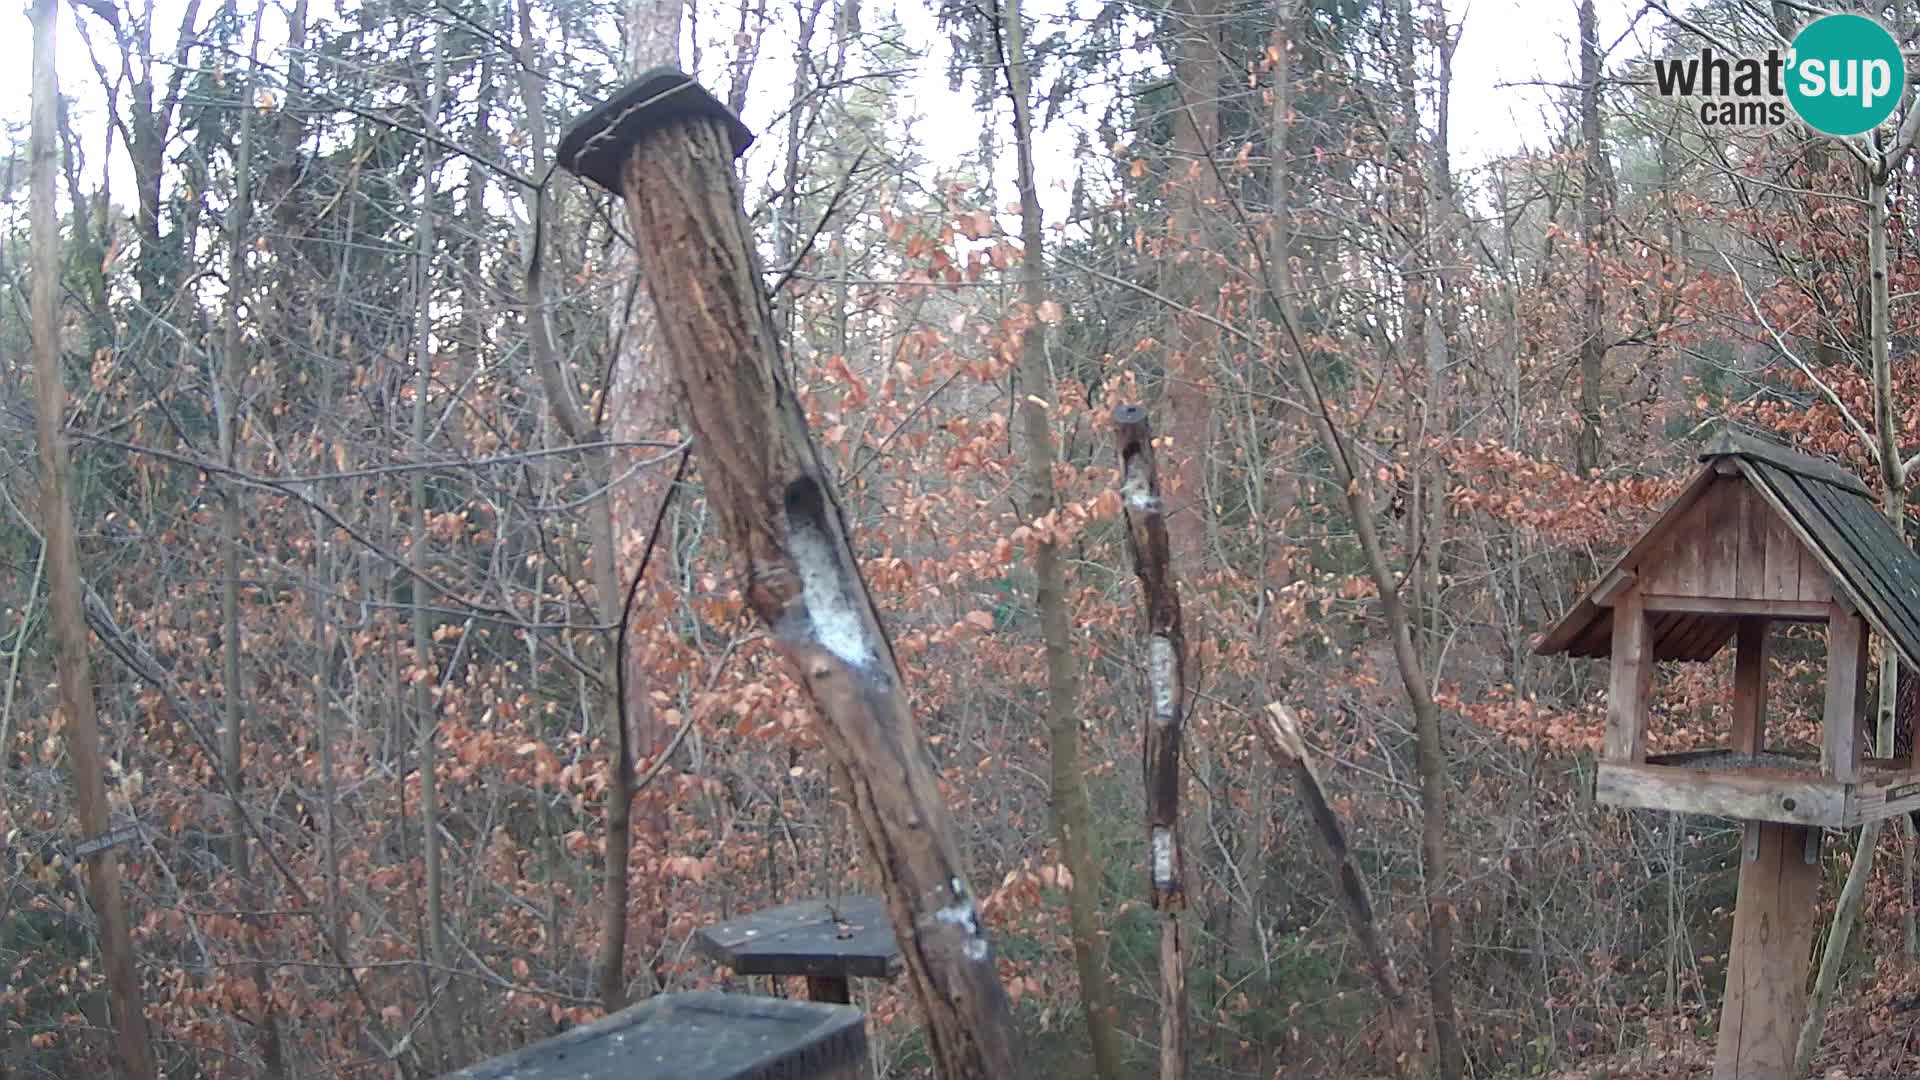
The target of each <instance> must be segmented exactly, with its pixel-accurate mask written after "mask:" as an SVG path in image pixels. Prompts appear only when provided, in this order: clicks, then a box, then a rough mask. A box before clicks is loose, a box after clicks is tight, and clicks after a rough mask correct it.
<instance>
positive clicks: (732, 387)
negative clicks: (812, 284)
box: [558, 68, 1026, 1080]
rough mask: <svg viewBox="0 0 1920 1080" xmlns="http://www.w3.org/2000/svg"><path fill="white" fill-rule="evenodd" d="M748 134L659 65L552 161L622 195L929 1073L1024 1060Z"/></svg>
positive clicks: (730, 517)
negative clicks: (836, 445) (797, 345)
mask: <svg viewBox="0 0 1920 1080" xmlns="http://www.w3.org/2000/svg"><path fill="white" fill-rule="evenodd" d="M751 139H752V133H751V132H749V131H748V130H747V129H746V127H745V125H743V124H741V123H740V120H739V118H738V117H736V116H734V115H733V113H732V112H731V111H730V110H728V109H727V108H726V106H724V105H722V104H721V103H720V102H719V101H717V100H716V99H714V98H713V96H712V95H710V94H708V93H707V92H706V91H705V90H703V89H702V88H701V87H700V86H699V85H698V84H697V83H695V82H694V81H693V80H692V79H690V78H688V77H687V76H685V75H683V74H681V73H680V72H679V71H676V70H674V69H672V68H657V69H655V70H653V71H651V72H647V73H645V74H643V75H642V76H640V78H639V79H637V80H636V81H635V82H634V83H632V84H631V85H629V86H628V87H627V88H626V89H625V90H623V91H621V92H620V93H619V94H617V95H616V96H615V97H614V98H612V99H611V100H609V101H607V102H606V103H605V104H603V105H601V106H600V107H599V108H597V109H595V110H593V111H592V112H591V113H589V114H587V115H586V116H584V117H582V118H581V119H580V120H579V121H578V122H576V123H575V124H574V126H573V128H572V129H571V130H569V131H568V133H567V135H566V137H565V138H564V139H563V140H562V141H561V144H560V148H559V153H558V158H559V161H560V164H561V165H562V166H564V167H565V168H567V169H568V170H569V171H571V172H573V173H575V174H576V175H579V176H583V177H586V178H588V179H591V180H593V181H595V182H597V183H599V184H600V185H601V186H603V187H605V188H608V189H609V190H611V191H613V192H615V193H617V194H620V195H621V196H622V197H623V198H624V199H625V202H626V209H627V215H628V218H629V220H630V221H631V223H632V227H633V235H634V237H635V240H636V242H637V246H638V247H639V249H640V258H639V262H640V271H641V276H642V277H643V278H644V280H645V281H646V284H647V288H648V290H649V291H650V292H651V293H652V295H653V298H654V302H655V304H656V305H657V307H658V310H659V313H660V323H659V332H660V341H661V342H662V343H663V344H664V345H665V346H666V350H667V358H668V360H669V362H670V366H671V369H672V373H673V380H674V383H675V384H676V388H677V389H678V391H679V392H680V395H681V396H682V398H683V400H684V403H685V407H686V411H687V418H688V421H689V423H690V425H691V427H692V429H693V432H694V436H695V439H696V440H697V443H696V444H697V446H698V447H699V455H700V456H699V460H700V471H701V474H702V477H703V479H704V480H705V482H706V494H707V501H708V504H709V506H710V507H711V508H712V510H713V514H714V517H715V519H716V521H717V522H718V524H719V526H720V531H721V534H722V535H723V536H724V537H725V538H726V540H727V545H728V548H729V549H730V551H731V554H732V561H733V567H734V572H735V574H736V575H737V577H738V580H739V583H740V587H741V589H742V590H743V591H744V592H745V594H746V599H747V603H748V604H749V605H750V606H751V607H752V608H753V610H754V611H755V613H757V614H758V615H759V616H760V618H761V620H762V621H763V622H765V624H766V626H767V628H768V630H769V631H770V632H771V635H772V640H773V642H774V644H775V646H776V647H777V648H778V649H779V650H780V652H781V653H782V654H783V655H784V656H785V657H786V658H787V661H788V663H789V664H790V665H791V666H792V669H793V671H794V673H795V675H796V676H797V677H798V678H799V680H800V683H801V685H802V686H803V687H804V688H805V690H806V692H807V693H808V695H809V696H810V697H811V698H812V699H813V702H814V704H815V706H816V707H817V708H818V709H819V710H820V715H821V717H822V719H823V720H824V721H825V723H824V725H823V727H822V736H823V739H824V741H825V743H826V745H827V749H828V751H829V752H830V753H831V754H832V755H833V757H834V759H835V761H836V762H837V763H838V764H839V765H840V766H841V767H842V768H843V769H844V771H845V773H846V775H847V776H848V778H849V781H850V790H851V794H852V802H853V808H854V814H855V816H856V818H857V819H858V820H859V822H860V826H861V831H862V833H863V834H864V836H865V838H866V842H867V847H868V850H869V852H870V853H871V855H872V858H873V864H874V866H875V868H876V869H877V870H878V872H879V875H880V882H881V887H882V889H883V890H884V892H885V894H886V898H887V907H888V912H889V914H890V915H891V916H892V919H893V925H894V931H895V933H896V934H897V935H898V938H899V942H900V949H901V953H902V956H903V959H904V961H905V965H906V970H907V977H908V980H909V982H910V983H911V984H912V986H913V991H914V995H915V997H916V998H918V999H919V1002H920V1006H921V1008H922V1010H923V1011H924V1013H925V1015H926V1022H927V1037H928V1042H929V1044H930V1045H931V1049H932V1052H933V1059H934V1062H935V1064H936V1066H937V1068H938V1070H939V1072H940V1074H941V1075H942V1076H943V1077H947V1078H949V1080H959V1078H963V1077H965V1078H972V1077H980V1078H983V1080H984V1078H994V1080H998V1078H1001V1077H1006V1078H1018V1077H1023V1076H1024V1075H1026V1061H1025V1057H1024V1055H1023V1052H1022V1050H1021V1047H1020V1040H1019V1035H1018V1032H1017V1029H1016V1028H1015V1026H1014V1023H1013V1016H1012V1009H1011V1006H1010V1005H1009V1003H1008V1000H1007V995H1006V991H1005V989H1004V988H1003V987H1002V986H1001V985H1000V981H999V979H998V977H997V975H996V973H995V970H994V961H993V948H992V945H991V943H990V942H989V941H988V938H987V933H986V930H985V928H984V927H983V926H982V925H981V923H980V918H979V915H978V913H977V911H976V909H975V906H974V899H973V891H972V889H971V888H970V887H969V886H968V884H967V868H966V864H965V862H964V860H963V859H962V858H961V855H960V847H959V843H958V842H957V840H956V839H955V836H954V829H953V825H952V822H951V819H950V815H949V814H948V812H947V805H946V800H945V799H944V798H943V797H942V795H941V793H940V789H939V786H938V782H937V780H936V778H935V775H934V771H933V766H932V762H931V761H930V760H929V759H928V756H927V752H926V746H925V744H924V742H923V740H922V738H921V735H920V731H919V728H918V726H917V725H916V724H915V723H914V720H913V716H912V714H911V713H910V712H909V711H908V709H907V695H906V690H905V687H904V685H903V683H902V680H901V676H900V668H899V664H898V662H897V661H896V660H895V658H894V654H893V645H892V642H891V641H889V640H888V638H887V634H886V631H885V630H884V629H883V628H882V626H881V624H880V617H879V612H878V611H877V610H876V609H875V607H874V605H873V600H872V598H871V597H870V596H869V595H868V592H867V586H866V582H865V580H864V579H863V578H862V577H861V575H860V570H859V566H858V565H857V564H856V563H855V561H854V557H853V549H852V546H851V542H850V541H851V533H850V531H849V529H848V527H847V524H846V520H845V518H844V516H843V515H842V513H841V510H840V506H839V502H838V500H837V498H836V497H835V495H834V491H833V488H832V485H831V482H830V481H829V480H828V477H827V472H826V469H825V468H824V467H823V465H822V464H821V462H820V458H819V455H818V453H817V452H816V450H815V448H814V444H813V440H812V436H811V435H810V433H809V432H808V430H807V425H806V418H805V414H804V412H803V411H802V409H801V406H800V403H799V401H798V399H797V398H796V397H795V396H794V393H793V390H792V388H791V387H790V386H789V385H788V384H787V382H786V379H785V374H784V372H785V365H784V362H783V358H782V357H781V354H780V344H779V336H778V331H777V329H776V327H775V324H774V320H773V313H772V308H771V306H770V305H769V303H768V300H767V293H766V288H765V285H764V284H763V283H762V280H761V268H760V262H759V256H758V253H757V251H756V249H755V247H754V243H753V238H752V236H751V234H750V232H749V226H748V222H747V217H746V214H745V212H744V211H743V210H742V209H741V196H740V187H739V182H738V180H737V179H736V177H735V176H734V171H733V159H734V157H735V156H736V155H737V154H738V153H739V152H740V151H741V150H743V149H745V147H746V144H747V143H748V142H749V141H751Z"/></svg>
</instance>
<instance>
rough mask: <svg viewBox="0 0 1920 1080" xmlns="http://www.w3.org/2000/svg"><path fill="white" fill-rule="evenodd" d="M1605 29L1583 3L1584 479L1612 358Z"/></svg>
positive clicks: (1580, 439)
mask: <svg viewBox="0 0 1920 1080" xmlns="http://www.w3.org/2000/svg"><path fill="white" fill-rule="evenodd" d="M1601 75H1602V73H1601V70H1600V28H1599V22H1598V20H1597V16H1596V15H1595V13H1594V7H1593V0H1580V141H1581V143H1582V145H1583V147H1584V150H1585V153H1584V154H1583V155H1582V157H1581V164H1582V169H1581V173H1580V178H1581V179H1580V234H1581V235H1580V239H1581V243H1582V244H1583V245H1584V246H1585V248H1586V262H1585V265H1586V273H1585V277H1584V278H1583V281H1582V285H1581V294H1580V431H1579V434H1578V435H1577V436H1576V437H1575V440H1574V450H1573V463H1574V468H1575V469H1576V470H1577V471H1578V472H1579V473H1580V475H1581V476H1585V475H1587V473H1588V472H1589V471H1591V470H1593V469H1597V468H1599V467H1600V419H1601V401H1600V384H1601V379H1602V377H1603V366H1604V364H1605V363H1606V359H1607V339H1606V315H1607V312H1606V283H1605V281H1604V280H1603V279H1602V277H1601V267H1600V253H1601V251H1602V250H1603V249H1604V248H1605V247H1606V228H1607V213H1608V211H1607V204H1608V201H1609V193H1610V192H1611V191H1612V188H1613V185H1612V176H1613V167H1612V165H1611V164H1610V163H1609V161H1608V158H1607V146H1606V132H1605V129H1604V128H1602V126H1601V124H1600V80H1601Z"/></svg>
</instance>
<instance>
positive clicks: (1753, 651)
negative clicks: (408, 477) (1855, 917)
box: [1713, 616, 1855, 1080]
mask: <svg viewBox="0 0 1920 1080" xmlns="http://www.w3.org/2000/svg"><path fill="white" fill-rule="evenodd" d="M1767 629H1768V624H1767V620H1766V619H1765V618H1764V617H1759V616H1747V617H1743V618H1741V619H1740V621H1739V623H1738V624H1737V629H1736V631H1735V638H1734V642H1735V652H1734V658H1733V736H1732V740H1731V745H1730V746H1729V749H1731V750H1733V751H1734V752H1736V753H1743V754H1759V753H1763V752H1765V751H1766V748H1767V711H1766V710H1767V644H1768V641H1767V637H1768V635H1767ZM1841 635H1842V637H1843V638H1844V636H1845V628H1844V627H1843V628H1842V630H1841ZM1830 662H1831V661H1830ZM1837 670H1838V671H1839V674H1840V681H1841V682H1842V683H1844V691H1845V692H1844V693H1843V694H1842V697H1846V696H1847V694H1850V692H1851V691H1852V690H1853V689H1854V687H1855V679H1854V678H1853V669H1852V668H1848V667H1846V666H1845V664H1844V663H1843V664H1840V665H1838V668H1837ZM1833 702H1834V698H1833V695H1832V687H1831V686H1830V687H1829V704H1832V703H1833ZM1840 704H1841V705H1842V706H1843V707H1847V706H1848V702H1847V701H1842V702H1840ZM1832 719H1833V718H1832V716H1831V715H1829V716H1828V722H1829V725H1831V723H1832ZM1830 730H1831V727H1830ZM1849 730H1851V728H1850V725H1849ZM1848 761H1849V763H1850V762H1851V759H1850V758H1849V759H1848ZM1744 827H1745V833H1744V837H1743V840H1742V843H1741V845H1740V884H1739V892H1738V894H1737V899H1736V900H1735V904H1734V913H1733V941H1732V944H1731V946H1730V948H1729V952H1728V957H1727V987H1726V993H1725V995H1724V996H1723V997H1722V999H1721V1006H1720V1038H1719V1046H1718V1048H1717V1052H1716V1053H1715V1055H1714V1071H1713V1075H1714V1080H1749V1078H1751V1080H1789V1078H1790V1077H1792V1076H1793V1075H1794V1069H1793V1055H1794V1046H1795V1041H1796V1040H1797V1038H1798V1036H1799V1034H1800V1023H1801V1020H1802V1019H1803V1018H1804V1017H1805V1016H1806V1011H1807V1010H1806V1004H1807V995H1806V979H1807V960H1808V957H1809V956H1810V955H1811V953H1812V951H1813V931H1814V916H1815V905H1816V904H1817V903H1818V902H1819V899H1820V895H1819V894H1820V866H1819V857H1818V855H1819V850H1820V849H1819V840H1820V830H1819V829H1818V828H1813V827H1809V826H1805V825H1788V824H1782V823H1779V822H1771V821H1748V822H1746V823H1745V826H1744Z"/></svg>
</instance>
